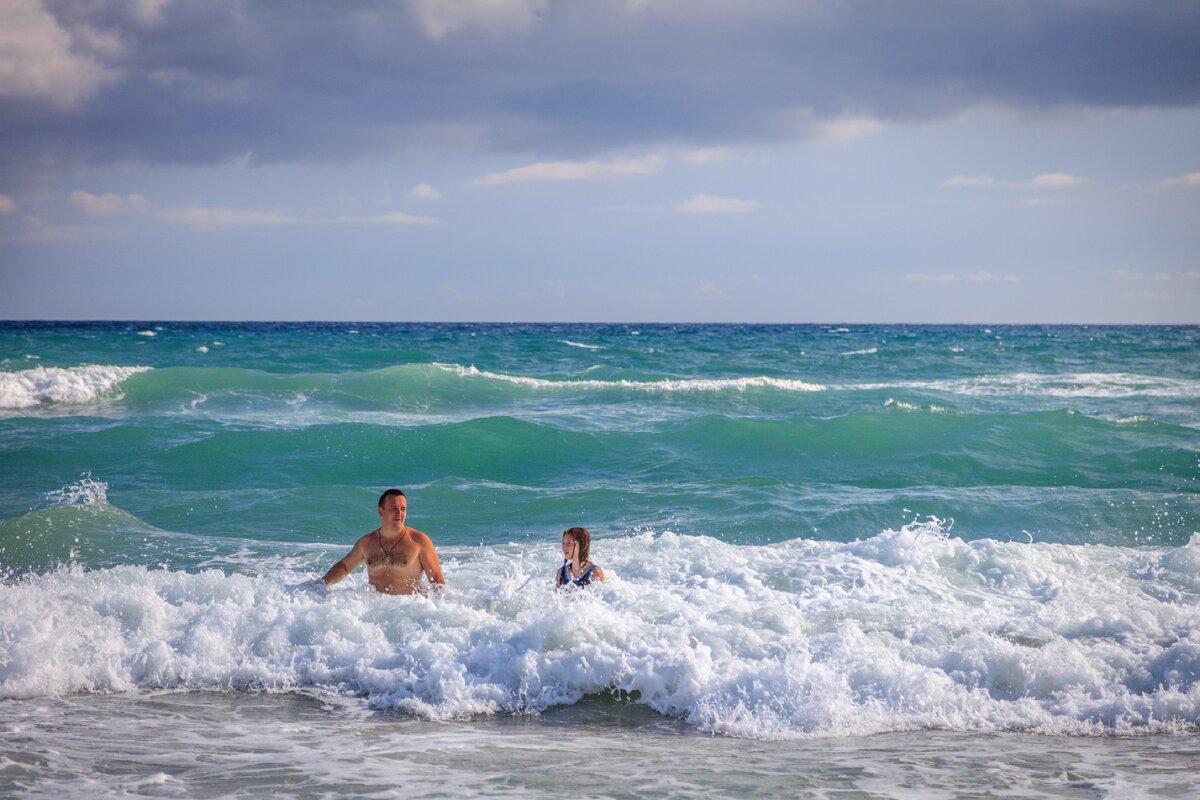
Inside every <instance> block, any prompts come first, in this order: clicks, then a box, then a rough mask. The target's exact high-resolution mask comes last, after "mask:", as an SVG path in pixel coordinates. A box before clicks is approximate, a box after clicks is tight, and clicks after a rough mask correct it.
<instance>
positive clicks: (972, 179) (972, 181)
mask: <svg viewBox="0 0 1200 800" xmlns="http://www.w3.org/2000/svg"><path fill="white" fill-rule="evenodd" d="M1081 183H1083V178H1081V177H1079V176H1078V175H1068V174H1067V173H1065V172H1043V173H1041V174H1040V175H1036V176H1034V178H1033V180H1028V181H1002V180H998V179H997V178H995V177H993V176H991V175H973V176H972V175H955V176H954V177H952V178H948V179H947V180H945V181H944V182H943V183H942V186H944V187H946V188H949V189H990V188H1000V189H1069V188H1070V187H1072V186H1078V185H1079V184H1081Z"/></svg>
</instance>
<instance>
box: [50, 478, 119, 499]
mask: <svg viewBox="0 0 1200 800" xmlns="http://www.w3.org/2000/svg"><path fill="white" fill-rule="evenodd" d="M46 499H47V500H49V501H50V504H51V505H52V506H92V505H97V504H99V503H105V502H108V484H107V483H105V482H104V481H98V480H96V479H95V478H93V477H92V474H91V473H90V472H89V473H86V474H84V475H83V477H81V478H80V479H79V480H77V481H76V482H75V483H69V484H67V485H66V486H64V487H62V488H61V489H55V490H54V491H52V492H46Z"/></svg>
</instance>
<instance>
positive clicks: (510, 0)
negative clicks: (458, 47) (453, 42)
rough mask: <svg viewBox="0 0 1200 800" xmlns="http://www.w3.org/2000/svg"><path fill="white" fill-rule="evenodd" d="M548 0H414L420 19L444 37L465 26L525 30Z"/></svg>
mask: <svg viewBox="0 0 1200 800" xmlns="http://www.w3.org/2000/svg"><path fill="white" fill-rule="evenodd" d="M546 5H547V0H413V2H412V6H411V7H412V10H413V13H414V14H416V16H417V21H418V22H419V23H420V24H421V27H422V28H424V30H425V33H426V34H427V35H428V36H429V38H431V39H435V40H439V39H444V38H445V37H446V36H449V35H450V34H452V33H457V32H458V31H460V30H463V29H464V28H471V27H474V28H483V29H485V30H487V31H490V32H492V33H502V32H508V31H518V30H524V29H526V28H529V27H530V26H532V25H533V24H534V23H535V22H536V21H537V18H538V15H539V14H541V13H542V12H543V11H544V10H545V9H546Z"/></svg>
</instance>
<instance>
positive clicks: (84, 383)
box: [0, 364, 150, 409]
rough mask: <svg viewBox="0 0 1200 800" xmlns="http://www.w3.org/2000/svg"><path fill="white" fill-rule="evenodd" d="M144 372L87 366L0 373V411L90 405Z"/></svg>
mask: <svg viewBox="0 0 1200 800" xmlns="http://www.w3.org/2000/svg"><path fill="white" fill-rule="evenodd" d="M148 369H150V367H114V366H106V365H102V364H91V365H85V366H80V367H40V366H39V367H35V368H33V369H27V370H20V371H17V372H0V409H17V408H33V407H35V406H40V405H45V404H73V405H78V404H84V403H90V402H93V401H95V400H96V399H97V398H99V397H100V396H101V395H103V394H104V393H106V392H108V391H109V390H110V389H112V388H113V387H114V386H116V385H117V384H119V383H121V381H124V380H125V379H126V378H128V377H129V376H131V375H136V374H137V373H139V372H145V371H146V370H148Z"/></svg>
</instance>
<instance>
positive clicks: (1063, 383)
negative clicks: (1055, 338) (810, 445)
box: [836, 372, 1200, 398]
mask: <svg viewBox="0 0 1200 800" xmlns="http://www.w3.org/2000/svg"><path fill="white" fill-rule="evenodd" d="M836 388H839V389H856V388H857V389H898V388H907V389H925V390H931V391H938V392H949V393H952V394H962V395H973V396H983V397H989V396H995V397H1001V396H1012V395H1025V396H1043V397H1065V398H1071V397H1096V398H1121V397H1135V396H1137V397H1175V398H1186V397H1200V381H1194V380H1186V379H1183V378H1166V377H1161V376H1157V375H1135V374H1130V373H1106V372H1077V373H1068V374H1064V375H1045V374H1041V373H1034V372H1016V373H1010V374H1006V375H981V376H978V377H972V378H958V379H954V380H936V381H898V382H894V383H862V384H849V385H845V386H838V387H836Z"/></svg>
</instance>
